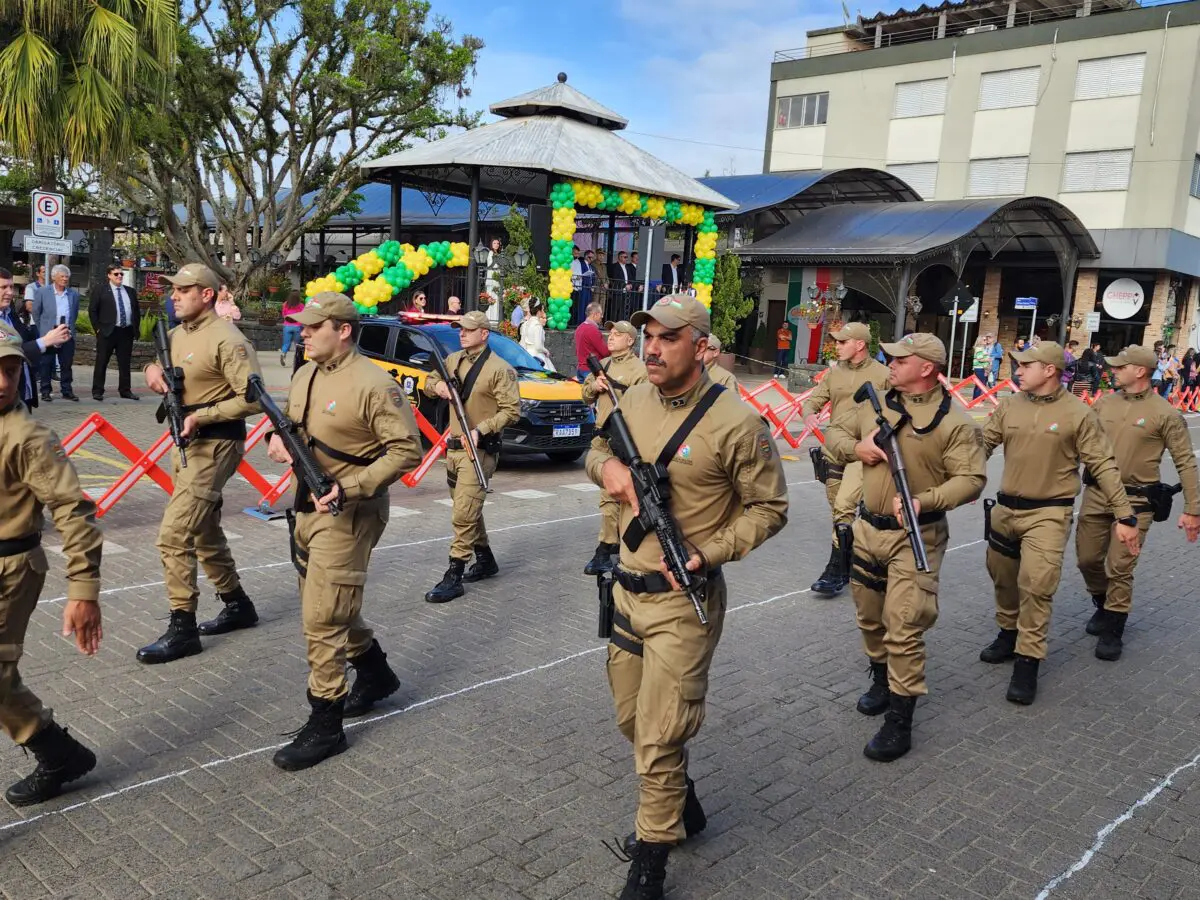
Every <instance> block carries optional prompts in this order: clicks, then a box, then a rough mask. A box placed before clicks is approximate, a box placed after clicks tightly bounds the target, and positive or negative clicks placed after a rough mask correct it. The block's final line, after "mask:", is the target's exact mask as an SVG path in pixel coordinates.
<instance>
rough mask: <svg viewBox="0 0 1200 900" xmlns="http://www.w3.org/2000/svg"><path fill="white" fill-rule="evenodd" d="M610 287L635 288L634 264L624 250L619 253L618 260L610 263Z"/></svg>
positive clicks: (615, 289)
mask: <svg viewBox="0 0 1200 900" xmlns="http://www.w3.org/2000/svg"><path fill="white" fill-rule="evenodd" d="M608 288H609V290H611V291H629V290H632V289H633V266H631V265H629V256H628V255H627V254H626V253H625V251H624V250H622V251H620V252H619V253H618V254H617V261H616V262H615V263H609V265H608Z"/></svg>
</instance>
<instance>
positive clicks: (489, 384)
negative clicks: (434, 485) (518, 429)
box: [424, 344, 521, 437]
mask: <svg viewBox="0 0 1200 900" xmlns="http://www.w3.org/2000/svg"><path fill="white" fill-rule="evenodd" d="M486 347H487V344H484V345H483V346H482V347H478V348H476V349H475V350H473V351H472V352H471V353H470V354H469V355H468V353H467V351H465V350H456V351H455V352H453V353H451V354H450V355H449V356H448V357H447V358H446V371H447V372H449V373H450V374H451V375H452V376H453V377H455V378H457V379H458V383H459V384H460V385H462V384H463V383H464V382H465V381H466V380H467V373H468V372H470V371H471V366H473V365H474V364H475V360H477V359H478V358H479V355H480V354H481V353H483V351H484V349H485V348H486ZM441 383H442V377H441V376H440V375H438V373H437V372H431V373H430V374H429V376H428V377H427V378H426V379H425V387H424V391H425V394H426V396H428V397H437V393H436V391H435V390H434V388H436V387H437V386H438V385H439V384H441ZM464 405H465V406H466V410H467V419H468V420H469V421H470V423H471V427H472V428H475V429H476V430H478V431H479V435H480V437H482V436H483V435H487V434H500V433H502V432H503V431H504V429H505V428H507V427H508V426H509V425H513V424H515V423H516V422H517V420H518V419H520V418H521V392H520V389H519V388H518V387H517V372H516V370H515V369H514V368H513V367H512V366H510V365H509V364H508V363H506V362H505V361H504V360H503V359H501V358H500V356H499V355H498V354H496V353H492V354H490V355H489V356H488V359H487V362H485V363H484V364H483V370H482V371H481V372H480V373H479V377H478V378H477V379H476V380H475V386H474V387H473V388H471V395H470V396H469V397H468V398H467V400H466V403H465V404H464ZM450 433H451V434H452V435H454V436H455V437H462V425H461V424H459V421H458V417H457V416H455V415H454V414H453V413H451V415H450Z"/></svg>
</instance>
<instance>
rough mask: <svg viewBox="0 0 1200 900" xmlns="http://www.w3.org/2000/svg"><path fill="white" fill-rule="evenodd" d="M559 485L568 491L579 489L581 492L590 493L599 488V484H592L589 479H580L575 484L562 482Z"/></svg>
mask: <svg viewBox="0 0 1200 900" xmlns="http://www.w3.org/2000/svg"><path fill="white" fill-rule="evenodd" d="M560 487H563V488H566V489H567V490H568V491H579V493H581V494H592V493H596V492H598V491H599V490H600V488H599V486H597V485H594V484H592V483H591V482H590V481H580V482H578V483H577V484H564V485H560Z"/></svg>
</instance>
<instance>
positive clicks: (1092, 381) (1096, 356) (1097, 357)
mask: <svg viewBox="0 0 1200 900" xmlns="http://www.w3.org/2000/svg"><path fill="white" fill-rule="evenodd" d="M1083 358H1086V359H1087V361H1088V363H1089V365H1088V368H1087V374H1086V375H1083V374H1080V377H1081V378H1082V377H1086V378H1087V380H1088V386H1089V387H1090V389H1091V392H1092V393H1093V394H1096V393H1099V391H1100V379H1101V378H1103V377H1104V354H1103V353H1101V352H1100V342H1099V341H1092V346H1091V347H1090V348H1089V349H1087V350H1084V351H1083ZM1075 371H1076V372H1077V373H1078V372H1079V368H1078V367H1076V369H1075Z"/></svg>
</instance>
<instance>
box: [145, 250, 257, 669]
mask: <svg viewBox="0 0 1200 900" xmlns="http://www.w3.org/2000/svg"><path fill="white" fill-rule="evenodd" d="M167 280H168V281H170V282H171V284H172V285H174V291H173V292H172V296H173V298H174V301H175V315H176V316H177V317H178V318H179V321H180V322H181V324H180V325H178V326H177V327H175V328H173V329H171V334H170V345H171V362H172V364H173V365H174V366H176V367H177V368H181V369H182V370H183V405H184V410H185V412H186V413H187V417H186V418H185V419H184V422H183V436H184V437H185V438H187V439H188V441H189V443H188V446H187V467H186V468H183V467H181V466H180V463H179V451H178V450H174V451H172V458H173V459H174V462H175V464H174V477H175V491H174V493H173V494H171V499H170V500H169V501H167V508H166V510H165V511H164V512H163V519H162V526H161V527H160V528H159V531H158V550H159V553H160V554H161V555H162V561H163V570H164V572H165V573H166V574H165V581H166V586H167V598H168V599H169V601H170V604H171V620H170V623H169V624H168V625H167V630H166V633H165V634H163V636H162V637H160V638H159V639H158V640H157V641H155V642H154V643H152V644H148V645H147V646H145V647H143V648H142V649H140V650H139V651H138V652H137V658H138V661H139V662H143V663H147V664H152V663H166V662H172V661H174V660H177V659H182V658H183V657H185V656H193V655H195V654H197V653H199V652H201V650H203V649H204V648H203V647H202V646H201V645H200V635H201V634H205V635H213V634H224V633H225V632H228V631H233V630H234V629H237V628H249V627H251V626H253V625H255V624H257V623H258V613H257V612H256V611H255V609H254V604H253V603H251V602H250V598H249V597H247V596H246V592H245V591H244V590H243V589H242V583H241V580H240V579H239V578H238V573H237V566H236V565H235V564H234V561H233V554H232V553H231V552H230V551H229V543H228V542H227V541H226V540H225V532H224V531H222V530H221V503H222V497H221V492H222V491H223V490H224V488H225V483H226V482H227V481H228V480H229V479H230V478H232V477H233V474H234V472H236V471H237V467H238V465H239V464H240V463H241V461H242V456H243V454H244V453H245V443H246V423H245V421H244V420H245V418H246V417H247V416H249V415H253V414H254V413H256V412H260V409H259V406H258V404H257V403H247V402H246V383H247V380H248V379H249V377H250V375H251V373H253V374H256V375H257V374H261V372H262V370H261V369H260V368H259V366H258V357H257V356H256V355H255V353H254V347H253V345H251V343H250V342H249V341H248V340H246V338H245V336H243V334H242V333H241V332H240V331H238V329H237V326H236V325H234V324H233V323H232V322H229V321H226V320H225V319H222V318H221V317H220V316H218V315H217V314H216V312H215V311H214V310H213V304H214V303H215V302H216V299H215V298H216V296H217V291H218V290H220V287H221V282H220V279H218V278H217V275H216V273H215V272H213V271H212V269H210V268H208V267H207V266H203V265H201V264H200V263H188V264H187V265H185V266H184V267H183V268H181V269H180V270H179V271H178V272H177V273H176V274H175V275H173V276H168V278H167ZM145 374H146V386H147V387H149V388H150V390H152V391H156V392H158V393H160V394H165V393H166V391H167V383H166V381H164V380H163V371H162V368H161V367H160V366H159V365H158V363H151V364H150V365H148V366H146V368H145ZM197 562H199V564H200V565H201V566H202V567H203V568H204V574H205V575H206V576H207V577H208V580H209V581H210V582H212V585H213V587H215V588H216V589H217V597H218V598H219V599H220V600H221V601H222V602H223V603H224V604H225V606H224V608H223V609H222V610H221V612H220V613H219V614H218V615H217V617H216V618H215V619H213V620H212V621H210V622H205V623H204V624H203V625H200V626H197V624H196V606H197V604H198V601H199V599H200V589H199V585H198V584H197V581H196V563H197Z"/></svg>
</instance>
